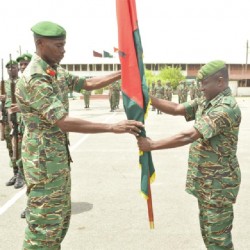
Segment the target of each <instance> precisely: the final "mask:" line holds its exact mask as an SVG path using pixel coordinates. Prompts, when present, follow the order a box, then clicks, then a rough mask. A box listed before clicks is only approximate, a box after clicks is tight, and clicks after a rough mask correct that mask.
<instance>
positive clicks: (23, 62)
mask: <svg viewBox="0 0 250 250" xmlns="http://www.w3.org/2000/svg"><path fill="white" fill-rule="evenodd" d="M31 58H32V55H31V54H30V53H24V54H22V55H21V56H19V57H18V58H17V59H16V61H17V62H18V63H19V70H20V71H21V74H23V72H24V70H25V69H26V67H27V66H28V64H29V63H30V60H31ZM15 108H16V111H17V112H20V110H19V108H18V107H13V106H12V108H11V109H13V110H14V109H15ZM18 119H19V120H18V123H19V126H18V130H19V136H20V140H19V142H20V143H19V144H20V146H19V147H20V149H19V155H20V156H21V153H22V152H21V146H22V138H23V134H24V123H23V119H22V115H21V114H20V115H18ZM17 166H18V168H19V169H20V170H21V173H22V177H23V179H24V181H25V176H24V172H23V163H22V157H20V159H19V160H18V161H17ZM20 217H21V218H22V219H24V218H25V217H26V209H24V210H23V211H22V213H21V215H20Z"/></svg>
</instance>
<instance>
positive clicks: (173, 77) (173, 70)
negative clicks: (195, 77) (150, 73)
mask: <svg viewBox="0 0 250 250" xmlns="http://www.w3.org/2000/svg"><path fill="white" fill-rule="evenodd" d="M158 78H159V79H161V81H162V83H164V84H165V83H166V82H167V81H169V82H170V83H171V85H172V87H173V88H174V89H176V87H177V85H178V84H179V82H180V81H181V80H184V79H185V76H184V75H183V74H182V72H181V68H180V67H169V66H167V67H165V68H163V69H161V70H160V72H159V75H158Z"/></svg>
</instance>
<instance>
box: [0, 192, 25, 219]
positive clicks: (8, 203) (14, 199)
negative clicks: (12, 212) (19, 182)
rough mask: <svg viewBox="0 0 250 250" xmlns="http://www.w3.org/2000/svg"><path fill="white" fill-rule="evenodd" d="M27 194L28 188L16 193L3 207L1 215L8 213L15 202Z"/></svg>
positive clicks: (0, 211)
mask: <svg viewBox="0 0 250 250" xmlns="http://www.w3.org/2000/svg"><path fill="white" fill-rule="evenodd" d="M25 192H26V188H23V189H22V190H21V191H19V192H18V193H16V194H15V195H14V196H13V197H12V198H11V199H10V200H9V201H7V202H6V203H5V204H4V205H3V206H2V207H0V215H2V214H3V213H4V212H6V211H7V210H8V209H9V208H10V207H11V206H12V205H13V204H15V202H16V201H17V200H18V199H19V198H20V197H22V196H23V195H24V194H25Z"/></svg>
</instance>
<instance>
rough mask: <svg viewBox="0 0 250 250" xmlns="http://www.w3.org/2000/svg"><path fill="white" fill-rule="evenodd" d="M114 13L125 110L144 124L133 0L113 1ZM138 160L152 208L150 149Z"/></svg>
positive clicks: (145, 95) (145, 99)
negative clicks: (115, 14) (116, 24)
mask: <svg viewBox="0 0 250 250" xmlns="http://www.w3.org/2000/svg"><path fill="white" fill-rule="evenodd" d="M116 12H117V23H118V41H119V56H120V62H121V69H122V85H121V87H122V96H123V105H124V110H125V112H126V115H127V118H128V119H133V120H137V121H141V122H142V123H145V117H146V114H147V110H148V108H149V101H150V100H149V95H148V87H147V84H146V78H145V72H144V64H143V59H142V55H143V50H142V44H141V38H140V33H139V28H138V21H137V14H136V4H135V0H116ZM140 136H143V137H146V131H145V129H143V130H142V132H141V134H140ZM139 163H140V166H141V192H142V194H143V195H144V197H145V198H146V199H149V198H150V200H151V201H150V202H151V209H152V199H151V190H150V183H151V182H152V181H153V180H154V178H155V169H154V164H153V160H152V156H151V152H140V156H139ZM149 206H150V204H149V202H148V209H150V208H149ZM151 213H152V211H151ZM152 216H153V213H152ZM149 217H150V215H149ZM149 220H150V223H151V222H152V221H151V220H153V218H149ZM152 223H153V222H152ZM150 227H151V228H153V225H151V224H150Z"/></svg>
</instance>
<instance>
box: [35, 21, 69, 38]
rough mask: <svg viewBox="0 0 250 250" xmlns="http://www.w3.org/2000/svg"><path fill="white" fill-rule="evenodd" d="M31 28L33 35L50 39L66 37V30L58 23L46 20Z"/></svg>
mask: <svg viewBox="0 0 250 250" xmlns="http://www.w3.org/2000/svg"><path fill="white" fill-rule="evenodd" d="M31 30H32V31H33V32H34V35H35V36H38V37H47V38H51V39H63V38H65V37H66V30H65V29H64V28H63V27H61V26H60V25H58V24H56V23H52V22H48V21H44V22H39V23H37V24H36V25H34V26H33V27H32V28H31Z"/></svg>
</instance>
